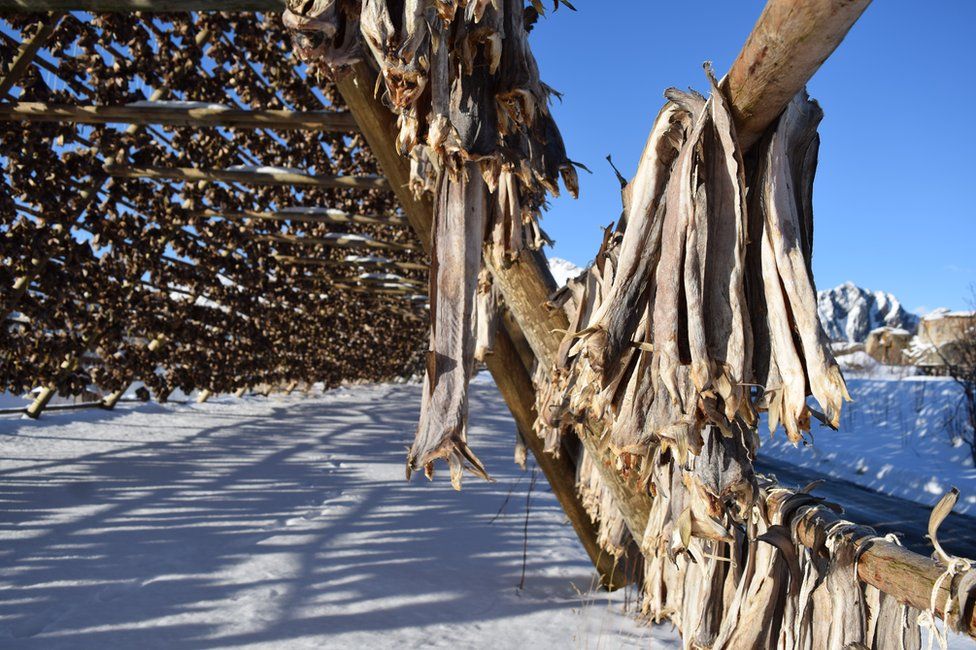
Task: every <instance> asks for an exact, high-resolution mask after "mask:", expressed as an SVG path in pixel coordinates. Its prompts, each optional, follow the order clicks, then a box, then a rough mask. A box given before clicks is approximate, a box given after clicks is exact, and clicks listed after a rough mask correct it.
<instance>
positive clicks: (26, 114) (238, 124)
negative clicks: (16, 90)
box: [0, 80, 357, 133]
mask: <svg viewBox="0 0 976 650" xmlns="http://www.w3.org/2000/svg"><path fill="white" fill-rule="evenodd" d="M4 83H6V80H5V81H4ZM0 88H2V86H0ZM0 120H3V121H15V122H72V123H75V124H110V123H111V124H163V125H169V126H195V127H216V126H223V127H229V128H241V129H274V130H307V131H335V132H340V133H350V132H354V131H356V130H357V127H356V121H355V120H354V119H353V118H352V115H350V114H349V113H336V112H330V111H305V112H299V111H285V110H260V111H245V110H238V109H231V108H218V107H194V106H173V105H167V104H162V105H156V106H153V105H137V106H71V105H65V104H44V103H41V102H5V103H0Z"/></svg>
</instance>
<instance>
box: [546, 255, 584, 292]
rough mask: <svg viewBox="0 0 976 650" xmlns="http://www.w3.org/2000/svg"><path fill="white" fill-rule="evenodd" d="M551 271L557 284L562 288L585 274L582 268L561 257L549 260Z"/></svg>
mask: <svg viewBox="0 0 976 650" xmlns="http://www.w3.org/2000/svg"><path fill="white" fill-rule="evenodd" d="M549 270H550V271H552V277H554V278H555V279H556V284H557V285H559V286H560V287H562V286H565V284H566V283H567V282H569V281H570V280H571V279H572V278H575V277H576V276H577V275H579V274H580V273H582V272H583V268H582V267H580V266H577V265H576V264H573V263H572V262H570V261H569V260H564V259H562V258H560V257H550V258H549Z"/></svg>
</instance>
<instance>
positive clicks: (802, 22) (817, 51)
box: [722, 0, 871, 150]
mask: <svg viewBox="0 0 976 650" xmlns="http://www.w3.org/2000/svg"><path fill="white" fill-rule="evenodd" d="M869 4H871V0H769V2H767V3H766V7H765V8H764V9H763V12H762V14H760V16H759V20H757V21H756V24H755V26H754V27H753V28H752V32H751V33H750V34H749V38H747V39H746V42H745V45H743V46H742V51H741V52H739V56H738V57H736V60H735V62H734V63H733V64H732V68H731V69H730V70H729V73H728V75H726V77H725V79H724V80H723V82H722V83H723V89H724V90H725V91H726V93H727V95H728V98H729V100H730V103H731V111H732V115H733V117H734V118H735V127H736V132H737V134H738V136H739V143H740V145H741V146H742V148H743V149H744V150H746V149H748V148H749V147H750V146H752V145H753V144H755V142H756V141H757V140H758V139H759V137H760V136H761V135H762V134H763V132H765V131H766V128H767V127H768V126H769V125H770V124H772V123H773V121H774V120H775V119H776V118H777V117H779V114H780V113H782V112H783V109H784V108H786V105H787V104H788V103H789V101H790V100H791V99H793V96H794V95H796V93H798V92H799V91H800V90H801V89H802V88H803V87H804V86H805V85H806V84H807V82H808V81H809V80H810V78H811V77H812V76H813V74H814V73H815V72H816V71H817V69H818V68H820V66H821V64H823V62H824V61H826V60H827V57H829V56H830V55H831V53H832V52H833V51H834V50H835V49H837V46H838V45H840V42H841V41H842V40H844V37H845V36H846V35H847V32H848V31H850V29H851V27H852V26H853V25H854V23H855V22H856V21H857V19H858V18H859V17H860V16H861V14H862V13H864V10H865V9H867V7H868V5H869Z"/></svg>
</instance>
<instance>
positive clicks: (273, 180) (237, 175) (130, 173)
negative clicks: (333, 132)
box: [103, 163, 389, 190]
mask: <svg viewBox="0 0 976 650" xmlns="http://www.w3.org/2000/svg"><path fill="white" fill-rule="evenodd" d="M103 169H104V170H105V173H106V174H108V175H109V176H114V177H116V178H153V179H166V180H177V181H190V182H200V181H204V182H209V183H216V182H221V183H243V184H245V185H288V186H295V185H305V186H312V187H331V188H339V189H358V190H387V189H389V185H388V184H387V182H386V179H385V178H383V177H382V176H313V175H311V174H302V173H297V172H290V171H283V170H282V171H276V170H273V169H271V168H269V169H268V170H267V171H260V168H258V169H256V170H250V169H247V170H237V169H234V170H231V169H195V168H193V167H134V166H130V165H120V164H115V163H110V164H107V165H105V166H104V167H103Z"/></svg>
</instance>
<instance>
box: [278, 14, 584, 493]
mask: <svg viewBox="0 0 976 650" xmlns="http://www.w3.org/2000/svg"><path fill="white" fill-rule="evenodd" d="M558 4H559V3H558V0H556V2H555V5H556V6H557V7H558ZM542 12H543V6H542V3H541V2H540V1H539V0H534V1H533V2H532V3H531V4H530V5H529V6H526V4H525V2H524V1H523V0H399V1H394V0H289V2H288V4H287V9H286V11H285V14H284V18H283V20H284V23H285V25H286V26H287V27H289V28H290V29H291V30H292V33H293V41H294V45H295V49H296V52H297V53H298V55H299V56H300V57H301V58H303V59H304V60H306V61H315V62H316V63H317V64H318V65H320V66H322V67H324V68H325V70H326V71H327V72H328V73H329V74H331V75H332V76H334V77H339V76H341V75H343V74H346V73H348V70H349V68H350V66H352V65H353V64H355V63H357V62H360V61H363V62H370V63H371V64H373V65H374V66H375V67H376V68H377V69H378V70H377V71H378V75H377V86H376V89H375V92H376V94H377V96H378V97H380V98H381V99H382V101H383V102H384V103H385V104H386V105H387V106H388V107H389V108H390V109H391V110H392V111H393V113H394V114H395V115H396V116H397V127H398V132H397V134H396V145H397V147H398V150H399V151H400V153H401V154H402V155H404V156H406V157H408V158H409V160H410V171H411V177H410V182H409V185H410V188H411V189H412V190H413V191H414V192H415V193H416V194H421V193H425V192H430V193H432V194H433V196H434V206H435V207H434V228H433V241H432V242H431V273H430V283H431V287H430V313H431V333H430V349H429V351H428V357H427V358H428V362H427V372H426V379H425V383H424V394H423V402H422V409H421V417H420V424H419V427H418V430H417V434H416V438H415V441H414V444H413V446H412V448H411V450H410V452H409V454H408V460H407V473H408V475H409V474H410V473H411V472H412V471H416V470H420V469H423V470H424V471H425V472H426V473H427V475H428V476H430V475H431V474H432V472H433V463H434V461H435V460H438V459H446V460H447V461H448V464H449V466H450V468H451V478H452V482H453V484H454V486H455V487H460V479H461V474H462V471H463V470H464V469H468V470H470V471H472V472H473V473H475V474H477V475H480V476H483V477H487V473H486V471H485V468H484V467H483V466H482V464H481V462H480V461H479V460H478V459H477V457H476V456H475V455H474V453H472V452H471V450H470V449H469V448H468V445H467V442H466V422H467V387H468V379H469V377H470V375H471V372H472V369H473V362H474V358H475V355H476V354H477V355H478V356H479V357H483V356H484V355H485V354H488V353H489V352H490V340H491V336H492V333H493V329H494V327H495V325H494V322H495V320H496V319H497V310H498V306H497V305H498V302H497V298H496V297H494V296H495V294H494V293H492V291H491V290H489V289H488V288H487V287H486V284H490V282H488V281H486V279H485V277H484V276H482V278H481V281H480V282H479V270H480V269H481V265H482V261H481V260H482V254H483V252H485V253H487V254H490V255H492V256H493V257H494V259H495V260H497V261H498V262H499V263H501V264H507V263H512V262H514V261H515V260H517V259H518V256H519V255H520V254H521V253H522V251H524V250H525V249H538V248H539V247H541V246H542V245H543V243H545V242H546V241H547V238H546V236H545V234H544V233H543V232H542V230H541V229H540V228H539V224H538V218H539V211H540V209H541V208H542V207H543V204H544V202H545V199H546V196H547V194H552V195H557V194H558V193H559V181H560V179H562V182H563V184H564V185H565V187H566V188H567V190H568V191H569V192H570V193H571V194H573V195H574V196H575V195H576V193H577V177H576V171H575V168H574V166H573V164H572V162H571V161H570V160H569V159H568V158H567V157H566V151H565V147H564V145H563V141H562V138H561V136H560V134H559V130H558V129H557V128H556V125H555V122H554V121H553V118H552V116H551V115H550V114H549V109H548V103H549V99H550V96H551V95H552V91H551V90H550V89H549V87H547V86H546V85H545V84H544V83H542V81H541V80H540V78H539V71H538V67H537V65H536V61H535V58H534V57H533V55H532V52H531V51H530V49H529V45H528V32H529V30H530V29H531V26H532V24H533V23H534V22H535V20H536V19H537V18H538V16H539V14H541V13H542ZM479 285H480V287H481V290H480V293H479V297H476V291H477V290H478V288H479ZM479 312H480V313H481V314H482V317H481V318H480V319H478V318H477V315H478V314H479ZM479 322H480V324H479ZM476 339H478V340H479V341H480V342H479V343H477V344H476Z"/></svg>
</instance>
